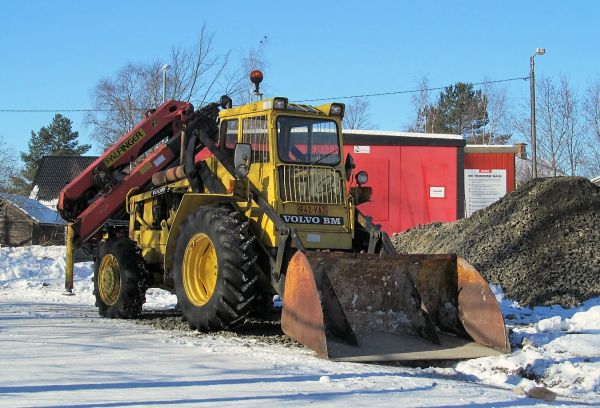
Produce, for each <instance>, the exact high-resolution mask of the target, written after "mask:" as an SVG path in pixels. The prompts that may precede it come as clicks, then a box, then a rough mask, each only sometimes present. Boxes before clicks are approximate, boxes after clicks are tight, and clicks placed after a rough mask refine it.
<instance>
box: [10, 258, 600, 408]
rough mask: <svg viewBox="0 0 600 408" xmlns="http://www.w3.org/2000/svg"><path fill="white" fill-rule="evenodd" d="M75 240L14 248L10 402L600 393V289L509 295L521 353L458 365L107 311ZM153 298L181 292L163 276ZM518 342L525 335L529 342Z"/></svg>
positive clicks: (163, 299)
mask: <svg viewBox="0 0 600 408" xmlns="http://www.w3.org/2000/svg"><path fill="white" fill-rule="evenodd" d="M63 254H64V248H63V247H28V248H14V249H10V248H0V367H1V370H0V406H3V407H17V406H28V407H29V406H43V407H121V406H135V407H138V406H156V405H160V406H175V405H184V406H232V405H246V406H258V405H261V406H277V407H279V406H281V405H282V404H286V405H288V404H290V405H293V406H297V405H309V404H313V405H316V406H334V407H341V406H347V405H351V406H366V405H376V406H394V407H398V406H454V407H462V406H465V407H466V406H496V407H509V406H536V405H540V406H541V405H544V404H546V403H544V402H543V401H540V400H535V399H530V398H526V397H524V396H523V395H520V394H518V393H515V390H516V389H517V390H519V389H522V390H525V391H526V390H528V389H529V388H531V387H533V386H541V385H545V386H547V387H548V388H549V389H550V390H552V391H554V392H555V393H557V394H558V396H557V399H556V402H554V403H552V404H553V405H562V406H579V405H598V404H600V298H597V299H591V300H589V301H588V302H586V303H585V304H583V305H581V306H579V307H577V308H574V309H569V310H565V309H562V308H560V307H551V308H534V309H523V308H520V307H519V306H518V305H516V304H514V303H513V302H511V301H510V300H506V299H501V296H502V294H501V291H500V290H499V288H495V290H496V292H497V296H498V297H499V298H500V299H501V302H502V303H501V304H502V309H503V312H504V315H505V317H506V319H507V323H508V325H509V327H510V328H511V331H512V334H511V341H512V342H513V343H514V345H513V350H514V351H513V353H512V354H510V355H506V356H501V357H493V358H480V359H474V360H469V361H463V362H460V363H458V364H456V365H455V366H454V367H452V368H425V369H419V368H405V367H392V366H382V365H368V364H352V363H334V362H330V361H326V360H321V359H318V358H316V357H314V356H313V354H312V352H310V351H309V350H304V349H298V348H286V347H284V346H282V345H273V344H270V345H269V344H263V343H261V342H260V341H259V340H257V339H256V338H247V339H244V338H239V337H229V336H222V335H218V334H216V335H212V336H196V335H195V334H194V333H189V332H177V331H161V330H157V329H154V328H152V327H149V326H144V325H139V324H136V323H134V322H130V321H123V320H108V319H102V318H100V317H98V315H97V312H96V309H95V307H94V306H93V305H94V297H93V294H92V286H93V285H92V282H91V276H92V273H93V272H92V265H91V264H90V263H83V264H77V265H76V269H75V292H76V293H77V295H76V296H70V297H69V296H63V295H62V292H63V290H62V287H63V279H64V265H65V262H64V255H63ZM147 298H148V303H147V304H146V306H145V307H147V308H151V309H152V308H153V309H162V308H167V307H172V306H173V305H174V304H175V298H174V296H172V295H170V294H168V293H166V292H163V291H159V290H152V291H150V293H149V294H148V296H147ZM517 345H518V346H517Z"/></svg>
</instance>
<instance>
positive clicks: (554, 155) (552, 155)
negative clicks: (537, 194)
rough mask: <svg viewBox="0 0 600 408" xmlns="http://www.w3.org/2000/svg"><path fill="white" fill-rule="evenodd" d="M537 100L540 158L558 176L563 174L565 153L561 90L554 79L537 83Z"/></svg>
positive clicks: (546, 79) (553, 174)
mask: <svg viewBox="0 0 600 408" xmlns="http://www.w3.org/2000/svg"><path fill="white" fill-rule="evenodd" d="M536 101H537V105H536V108H537V112H536V119H537V148H538V149H537V150H538V158H539V159H540V161H542V162H545V163H546V164H547V165H548V166H549V167H550V169H549V170H550V174H549V175H551V176H554V177H556V176H557V175H560V174H562V170H561V168H560V164H561V161H562V160H563V159H564V155H565V127H564V117H563V108H562V106H561V105H562V103H561V91H560V90H559V89H557V88H556V85H555V84H554V82H553V81H552V80H550V79H548V78H543V79H542V80H540V81H538V84H537V94H536ZM542 174H543V172H542Z"/></svg>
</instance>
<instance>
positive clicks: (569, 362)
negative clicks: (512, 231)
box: [456, 286, 600, 397]
mask: <svg viewBox="0 0 600 408" xmlns="http://www.w3.org/2000/svg"><path fill="white" fill-rule="evenodd" d="M493 290H494V291H495V293H496V298H497V299H498V300H499V302H500V305H501V308H502V312H503V314H504V316H505V319H506V323H507V325H508V327H509V329H510V331H511V334H510V341H511V346H512V349H513V352H512V353H511V354H509V355H506V356H500V357H486V358H480V359H474V360H468V361H463V362H460V363H459V364H458V365H457V366H456V370H457V371H458V372H460V373H463V374H468V375H472V376H475V377H476V378H477V379H479V380H480V381H483V382H485V383H488V384H494V385H501V386H515V387H516V386H520V387H523V388H524V389H529V388H531V387H534V386H539V385H544V386H546V387H548V388H549V389H551V390H552V391H554V392H556V393H558V394H559V395H568V396H571V397H598V396H599V394H600V298H594V299H590V300H589V301H587V302H585V303H583V304H581V305H580V306H578V307H574V308H570V309H564V308H562V307H560V306H550V307H535V308H522V307H520V306H519V305H518V304H517V303H516V302H513V301H511V300H508V299H504V298H503V295H502V293H501V290H500V288H499V287H497V286H496V287H493Z"/></svg>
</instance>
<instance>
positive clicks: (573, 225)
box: [392, 177, 600, 307]
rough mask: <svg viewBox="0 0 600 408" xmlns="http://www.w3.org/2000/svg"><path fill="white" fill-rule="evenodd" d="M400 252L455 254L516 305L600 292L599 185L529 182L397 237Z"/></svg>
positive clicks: (568, 301) (575, 180) (564, 301)
mask: <svg viewBox="0 0 600 408" xmlns="http://www.w3.org/2000/svg"><path fill="white" fill-rule="evenodd" d="M392 242H393V244H394V246H395V248H396V250H397V251H398V252H405V253H457V254H459V255H462V256H463V257H464V258H466V259H467V260H468V261H469V262H471V264H473V266H475V267H476V268H477V269H478V270H479V271H480V272H481V273H482V275H483V276H484V277H485V278H486V279H487V280H488V282H490V283H496V284H500V285H502V287H503V289H504V291H505V294H506V296H507V297H509V298H511V299H514V300H516V301H518V302H519V303H520V304H521V305H526V306H536V305H552V304H560V305H562V306H565V307H570V306H574V305H576V304H578V303H580V302H582V301H584V300H586V299H589V298H591V297H595V296H600V187H598V186H596V185H594V184H593V183H591V182H590V181H589V180H587V179H585V178H581V177H560V178H547V179H538V180H533V181H530V182H529V183H527V184H525V185H524V186H522V187H520V188H519V189H517V190H516V191H513V192H512V193H509V194H507V195H506V196H505V197H504V198H502V199H501V200H499V201H497V202H496V203H494V204H492V205H491V206H489V207H488V208H485V209H483V210H479V211H477V212H475V213H474V214H473V215H472V216H471V217H470V218H467V219H463V220H459V221H457V222H453V223H446V224H441V223H434V224H430V225H425V226H421V227H417V228H413V229H411V230H408V231H406V232H404V233H402V234H394V235H393V236H392Z"/></svg>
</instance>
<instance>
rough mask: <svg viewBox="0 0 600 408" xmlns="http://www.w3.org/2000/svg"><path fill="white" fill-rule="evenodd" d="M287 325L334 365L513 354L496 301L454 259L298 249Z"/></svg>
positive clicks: (289, 278)
mask: <svg viewBox="0 0 600 408" xmlns="http://www.w3.org/2000/svg"><path fill="white" fill-rule="evenodd" d="M281 325H282V328H283V331H284V333H286V334H287V335H289V336H290V337H292V338H293V339H295V340H297V341H299V342H300V343H302V344H304V345H305V346H307V347H308V348H310V349H312V350H314V351H315V352H316V353H317V354H318V355H319V356H321V357H324V358H328V359H332V360H342V361H365V362H367V361H394V360H442V359H463V358H473V357H483V356H489V355H496V354H501V353H506V352H509V351H510V346H509V343H508V337H507V333H506V328H505V326H504V320H503V318H502V314H501V312H500V309H499V307H498V303H497V302H496V298H495V297H494V295H493V293H492V292H491V290H490V288H489V286H488V284H487V283H486V282H485V280H484V279H483V278H482V277H481V275H480V274H479V272H477V270H475V268H473V267H472V266H471V265H469V264H468V263H467V262H466V261H465V260H464V259H462V258H460V257H457V256H456V255H378V254H348V253H341V252H311V253H304V252H301V251H298V252H297V253H296V254H295V255H294V256H293V257H292V259H291V260H290V263H289V265H288V268H287V271H286V281H285V291H284V306H283V312H282V317H281Z"/></svg>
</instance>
